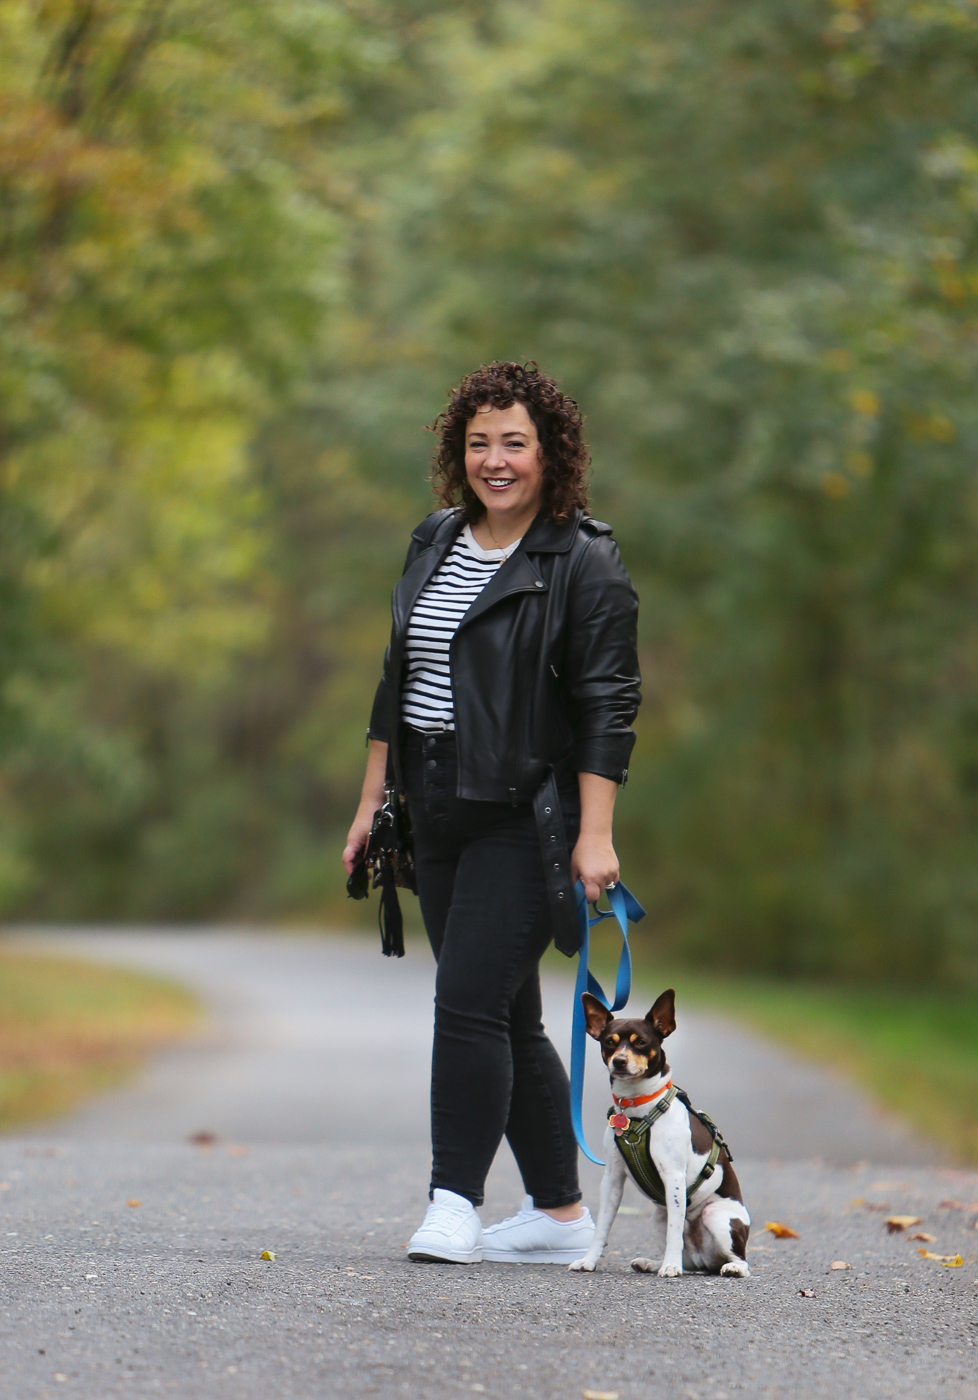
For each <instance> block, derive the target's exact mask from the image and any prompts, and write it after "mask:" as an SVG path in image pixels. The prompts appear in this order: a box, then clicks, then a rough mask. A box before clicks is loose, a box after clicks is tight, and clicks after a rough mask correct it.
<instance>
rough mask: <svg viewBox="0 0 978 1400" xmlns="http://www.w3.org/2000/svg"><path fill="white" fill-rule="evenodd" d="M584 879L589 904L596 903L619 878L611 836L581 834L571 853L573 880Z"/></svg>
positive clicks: (616, 858)
mask: <svg viewBox="0 0 978 1400" xmlns="http://www.w3.org/2000/svg"><path fill="white" fill-rule="evenodd" d="M577 880H583V882H584V893H585V894H586V895H587V901H588V903H589V904H595V903H596V902H597V901H598V900H599V899H600V898H601V895H602V893H603V892H604V891H605V890H606V889H607V888H608V886H609V885H613V884H616V883H617V880H618V857H617V856H616V855H615V848H614V846H613V845H612V844H611V837H610V836H589V835H586V834H583V833H582V834H581V835H580V836H579V837H578V839H577V845H576V846H575V847H574V850H573V852H572V854H571V881H572V882H575V881H577Z"/></svg>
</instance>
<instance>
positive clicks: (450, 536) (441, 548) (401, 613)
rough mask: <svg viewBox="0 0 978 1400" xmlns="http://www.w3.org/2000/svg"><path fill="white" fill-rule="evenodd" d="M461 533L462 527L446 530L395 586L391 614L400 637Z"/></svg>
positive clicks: (421, 554)
mask: <svg viewBox="0 0 978 1400" xmlns="http://www.w3.org/2000/svg"><path fill="white" fill-rule="evenodd" d="M461 531H462V527H461V525H460V526H459V527H458V529H449V530H446V531H445V533H444V536H443V538H442V539H437V538H436V539H435V540H434V541H433V542H432V543H431V544H429V545H428V547H427V549H423V550H422V551H421V553H420V554H419V555H418V557H417V559H415V561H414V563H413V564H412V565H411V567H410V568H409V569H407V570H406V571H405V572H404V573H403V574H402V575H401V577H400V578H399V579H398V581H397V583H396V584H395V585H394V592H393V593H392V594H391V612H392V614H393V616H394V632H395V634H396V635H397V636H398V637H403V636H404V633H405V630H406V628H407V624H408V618H409V617H410V616H411V613H412V612H413V611H414V605H415V603H416V602H417V601H418V598H419V597H420V596H421V590H422V589H423V588H424V586H425V584H426V583H427V582H428V580H429V579H430V578H431V576H432V575H433V574H434V573H435V571H436V570H437V569H438V568H439V566H440V565H441V563H442V561H443V559H444V558H445V556H446V555H447V553H448V551H449V550H450V549H451V547H452V545H453V544H454V543H455V541H456V539H457V538H458V536H459V535H460V534H461Z"/></svg>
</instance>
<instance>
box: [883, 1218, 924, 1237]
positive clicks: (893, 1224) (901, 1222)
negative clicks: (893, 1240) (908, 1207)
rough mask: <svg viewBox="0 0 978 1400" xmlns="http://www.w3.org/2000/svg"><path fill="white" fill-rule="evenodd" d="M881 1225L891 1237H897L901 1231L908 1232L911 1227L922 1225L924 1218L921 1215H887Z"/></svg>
mask: <svg viewBox="0 0 978 1400" xmlns="http://www.w3.org/2000/svg"><path fill="white" fill-rule="evenodd" d="M883 1223H884V1224H885V1226H886V1228H887V1229H888V1230H889V1232H890V1234H891V1235H898V1234H899V1233H900V1231H901V1230H909V1229H910V1226H911V1225H922V1224H923V1223H924V1217H923V1216H922V1215H888V1216H887V1217H886V1220H885V1221H884V1222H883Z"/></svg>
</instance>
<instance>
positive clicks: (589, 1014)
mask: <svg viewBox="0 0 978 1400" xmlns="http://www.w3.org/2000/svg"><path fill="white" fill-rule="evenodd" d="M581 1004H582V1006H583V1007H584V1019H585V1021H586V1022H587V1033H588V1035H592V1036H594V1039H595V1040H600V1039H601V1034H602V1032H603V1030H604V1028H605V1026H606V1025H607V1024H608V1022H609V1021H610V1020H611V1012H610V1011H609V1010H608V1008H607V1007H606V1006H602V1004H601V1002H600V1001H598V999H597V997H593V996H592V995H591V993H590V992H584V993H583V995H582V996H581Z"/></svg>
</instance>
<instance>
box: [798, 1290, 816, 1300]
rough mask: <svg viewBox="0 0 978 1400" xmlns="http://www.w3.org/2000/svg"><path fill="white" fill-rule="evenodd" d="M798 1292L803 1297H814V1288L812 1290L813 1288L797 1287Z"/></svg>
mask: <svg viewBox="0 0 978 1400" xmlns="http://www.w3.org/2000/svg"><path fill="white" fill-rule="evenodd" d="M798 1292H799V1293H800V1294H801V1296H802V1297H803V1298H814V1297H815V1290H814V1288H799V1290H798Z"/></svg>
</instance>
